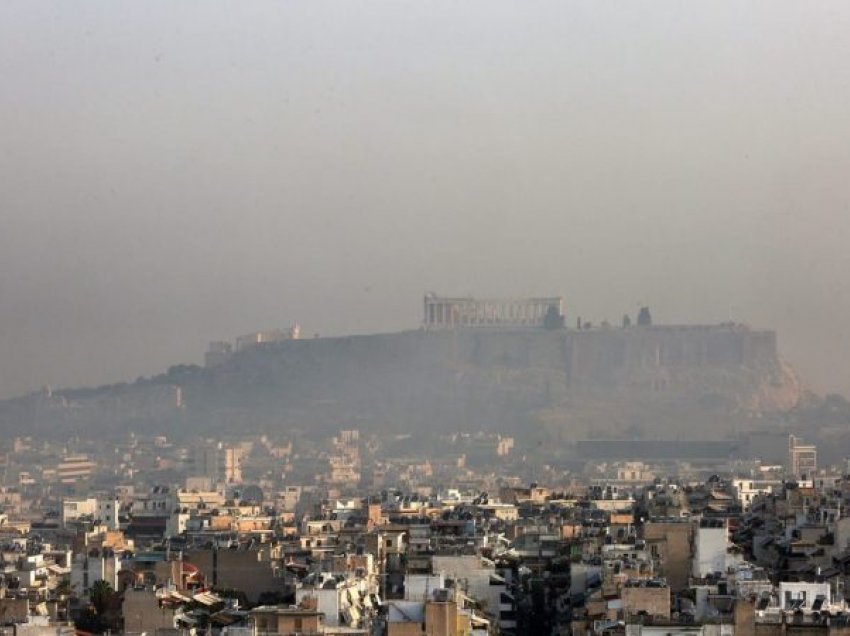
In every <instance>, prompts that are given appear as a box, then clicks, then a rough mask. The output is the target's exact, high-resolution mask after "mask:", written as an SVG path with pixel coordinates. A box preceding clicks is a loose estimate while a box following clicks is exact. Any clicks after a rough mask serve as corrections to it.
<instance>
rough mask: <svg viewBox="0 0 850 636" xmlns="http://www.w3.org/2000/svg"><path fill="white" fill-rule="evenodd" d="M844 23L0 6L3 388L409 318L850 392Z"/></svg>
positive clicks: (434, 10)
mask: <svg viewBox="0 0 850 636" xmlns="http://www.w3.org/2000/svg"><path fill="white" fill-rule="evenodd" d="M848 33H850V3H848V2H847V1H846V0H835V1H834V2H819V1H814V2H800V1H799V0H765V1H763V2H747V1H743V0H729V1H719V0H711V1H708V0H706V1H704V2H690V1H682V0H677V1H675V2H665V1H662V0H651V1H650V0H647V1H635V2H600V1H599V0H587V1H584V2H576V1H568V0H557V1H553V2H542V1H541V2H537V1H529V0H517V1H515V2H506V1H504V0H486V1H480V2H476V1H471V0H464V1H458V2H448V1H446V2H428V1H424V0H416V1H410V2H404V1H400V0H386V1H384V2H365V1H356V0H340V1H338V2H322V1H317V0H303V1H301V2H287V1H284V0H279V1H275V2H256V1H251V2H242V1H239V2H237V1H233V2H215V1H212V0H203V1H195V2H189V1H185V2H173V0H168V1H162V2H155V1H151V0H144V1H142V0H138V1H135V2H116V1H115V0H104V1H102V2H87V1H85V0H83V1H80V2H68V1H67V0H56V1H45V2H40V1H37V0H20V1H18V0H4V1H3V2H2V3H0V395H13V394H19V393H21V392H23V391H27V390H31V389H35V388H38V387H39V386H41V385H43V384H52V385H54V386H69V385H85V384H92V383H104V382H113V381H119V380H127V379H134V378H136V377H137V376H139V375H143V374H144V375H148V374H152V373H155V372H158V371H161V370H164V369H165V368H166V367H168V366H169V365H171V364H175V363H179V362H199V361H200V360H201V359H202V355H203V351H204V349H205V348H206V344H207V342H208V341H209V340H214V339H231V338H233V337H235V336H236V335H239V334H241V333H246V332H249V331H251V330H254V329H261V328H271V327H277V326H286V325H288V324H290V323H291V322H293V321H298V322H299V323H300V324H301V325H302V330H303V332H304V333H306V334H308V335H311V334H313V333H316V332H318V333H321V334H328V335H330V334H342V333H362V332H373V331H380V330H396V329H404V328H411V327H416V326H418V324H419V321H420V320H421V316H420V313H421V296H422V293H423V292H424V291H426V290H434V291H437V292H438V293H443V294H467V293H472V294H476V295H521V296H522V295H534V294H554V293H560V294H563V295H564V296H565V298H566V306H567V311H568V323H572V322H574V320H575V316H576V315H577V314H578V315H581V316H582V317H584V318H586V319H589V320H593V321H599V320H601V319H605V318H607V319H609V320H611V321H615V322H619V320H620V317H621V315H622V314H623V312H624V311H628V312H629V313H631V314H632V315H633V316H634V313H635V311H636V308H637V306H638V303H646V304H649V305H650V306H651V307H652V310H653V314H654V316H655V318H656V320H657V321H658V322H718V321H721V320H727V319H728V318H729V316H730V315H731V316H732V317H733V318H734V319H736V320H739V321H743V322H748V323H750V324H753V325H756V326H766V327H773V328H776V329H777V330H778V332H779V336H780V346H781V349H782V351H783V353H784V355H785V356H786V357H787V358H788V359H789V360H790V361H791V362H792V363H794V364H795V365H796V366H797V367H798V369H799V370H800V371H801V373H802V375H803V376H804V378H805V379H806V380H807V381H808V383H809V384H810V385H811V386H813V387H815V388H816V389H818V390H836V389H838V390H844V391H848V392H850V346H848V345H850V339H848V325H849V324H850V322H849V321H848V310H850V278H849V277H848V272H850V249H848V248H850V205H849V204H850V37H848Z"/></svg>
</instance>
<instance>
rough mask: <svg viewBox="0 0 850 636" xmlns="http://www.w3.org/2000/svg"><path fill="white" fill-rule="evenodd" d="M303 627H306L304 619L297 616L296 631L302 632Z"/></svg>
mask: <svg viewBox="0 0 850 636" xmlns="http://www.w3.org/2000/svg"><path fill="white" fill-rule="evenodd" d="M302 629H304V621H303V620H302V619H300V618H296V619H295V631H298V632H300V631H301V630H302Z"/></svg>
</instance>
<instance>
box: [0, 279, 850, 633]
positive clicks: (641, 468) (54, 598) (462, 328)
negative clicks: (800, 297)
mask: <svg viewBox="0 0 850 636" xmlns="http://www.w3.org/2000/svg"><path fill="white" fill-rule="evenodd" d="M562 311H563V306H562V301H561V300H560V299H558V298H547V299H542V300H541V299H528V300H522V299H519V300H517V299H512V300H508V301H499V300H474V299H471V298H464V299H440V298H438V297H436V296H434V295H428V296H426V302H425V309H424V322H423V330H424V333H425V334H426V335H427V334H434V335H435V337H437V336H439V337H445V335H446V334H447V333H448V334H454V336H453V337H455V338H456V337H460V336H461V335H463V334H467V335H469V334H474V333H486V334H488V335H489V337H495V338H497V339H499V341H501V340H503V339H505V338H507V339H508V340H507V342H510V338H511V337H514V336H516V334H518V333H519V334H525V335H524V336H523V338H524V339H525V340H526V341H528V339H529V338H530V339H531V340H532V341H533V339H534V338H536V337H538V336H539V335H540V334H544V335H545V334H554V335H555V336H556V337H557V338H560V339H563V338H568V337H573V338H574V337H576V336H575V334H574V333H573V334H569V332H568V330H567V329H566V327H565V325H564V322H565V321H564V317H563V315H562ZM693 329H694V328H691V329H689V330H687V331H685V332H682V328H681V327H675V328H664V327H656V326H653V324H652V318H651V314H650V311H649V309H648V308H644V309H642V310H641V311H640V312H639V316H638V317H637V319H636V320H635V321H634V324H632V321H631V320H629V319H628V317H626V318H625V319H624V320H623V324H622V326H619V327H617V328H616V329H614V328H613V327H611V326H607V325H606V326H602V327H594V326H593V325H590V324H583V323H582V322H581V321H578V324H577V325H576V328H575V330H578V331H581V332H585V333H586V334H595V335H594V336H593V337H595V338H596V337H601V338H603V339H606V340H608V339H612V338H614V339H616V338H631V341H633V342H642V341H643V340H645V339H646V338H648V337H649V335H651V334H656V335H655V336H654V338H655V339H653V340H652V342H653V343H655V344H653V347H654V349H652V350H653V351H654V352H655V353H654V355H652V356H648V357H647V356H642V355H641V356H638V358H640V359H641V360H642V362H641V365H642V368H644V370H645V369H647V368H649V369H651V368H655V369H656V370H658V369H662V368H665V367H668V366H670V365H671V364H672V366H673V367H674V368H679V369H680V371H682V370H683V369H686V365H687V364H692V363H691V362H687V363H685V362H682V356H683V355H685V354H683V353H682V351H681V342H682V341H681V334H682V333H686V334H691V332H692V331H693ZM698 329H702V330H703V331H705V329H706V328H698ZM717 329H720V331H718V330H717ZM717 329H712V330H709V331H708V332H707V333H710V334H712V338H713V340H712V341H711V342H714V344H712V345H710V346H707V347H706V346H702V348H701V349H700V351H701V353H700V360H701V362H699V364H700V365H706V366H708V367H711V366H712V365H720V366H728V364H729V361H728V360H727V359H726V358H727V357H728V356H729V355H730V354H729V352H728V351H725V350H724V349H723V347H728V345H727V344H724V342H726V340H724V339H723V338H721V339H718V337H717V334H718V333H719V334H723V333H726V332H724V331H723V329H726V330H727V331H728V333H730V334H732V335H734V336H735V337H736V338H740V337H742V334H743V335H744V336H746V335H747V334H749V331H748V330H742V327H740V326H734V327H720V328H717ZM575 330H570V331H575ZM642 333H643V335H641V334H642ZM696 333H698V334H699V333H703V332H702V331H698V332H696ZM648 334H649V335H648ZM658 334H661V335H658ZM300 337H301V336H300V329H299V328H298V327H297V326H294V327H292V328H289V329H279V330H275V331H268V332H257V333H255V334H249V335H246V336H241V337H239V338H237V340H236V344H235V345H231V344H230V343H226V342H217V343H213V344H212V345H211V346H210V350H209V352H208V353H207V354H206V358H205V368H207V369H213V370H216V369H220V368H228V366H229V365H235V366H236V367H238V366H239V365H244V364H245V362H244V360H243V358H246V357H248V356H255V355H257V354H258V352H259V351H266V353H267V354H268V355H274V356H286V355H289V353H288V351H289V350H288V349H286V348H285V347H284V348H283V349H281V345H282V344H283V345H289V344H291V343H292V342H293V341H298V340H299V339H300ZM686 337H687V338H689V339H693V337H692V336H691V335H687V336H686ZM319 340H321V339H319ZM319 340H316V339H311V340H310V341H307V342H305V345H309V346H324V345H323V344H322V343H321V342H319ZM435 342H439V341H435ZM697 342H701V341H700V340H699V337H697ZM768 342H770V340H769V339H768ZM658 343H660V344H658ZM718 343H719V344H718ZM717 348H720V349H721V351H720V352H719V353H718V351H717V350H716V349H717ZM750 348H752V347H751V346H750ZM479 349H480V348H479ZM476 355H477V356H478V357H481V355H482V354H481V351H480V350H479V351H478V352H477V354H476ZM762 355H763V356H767V357H769V356H768V353H763V354H762ZM671 356H672V358H671ZM685 357H687V356H685ZM671 359H673V360H674V362H671ZM675 361H678V362H675ZM506 364H508V362H506V360H505V359H504V357H499V359H498V365H502V366H504V365H506ZM525 364H530V365H531V366H534V364H535V363H529V362H526V363H525ZM677 364H678V365H680V366H679V367H677V366H676V365H677ZM498 365H497V366H498ZM681 365H685V366H681ZM485 366H486V365H485ZM682 372H683V371H682ZM184 373H185V372H184ZM192 373H194V374H197V373H199V371H193V372H192ZM192 373H190V375H192ZM174 375H175V373H174V372H171V374H170V376H169V377H173V376H174ZM178 375H179V374H178ZM572 377H573V381H574V380H575V376H574V374H573V376H572ZM657 377H661V376H657ZM650 384H651V386H652V390H653V391H662V390H667V385H666V384H665V385H664V386H659V385H658V382H657V380H653V381H652V382H651V383H650ZM108 391H114V388H112V387H109V388H108ZM109 395H114V394H113V393H109ZM118 395H120V393H119V394H118ZM164 395H165V396H166V397H167V400H170V401H171V416H169V418H170V419H168V418H167V419H165V420H163V419H161V418H160V419H159V420H156V419H155V418H154V414H152V413H148V416H149V417H151V418H154V420H153V421H154V422H155V424H154V426H160V427H162V428H163V430H162V431H160V432H158V433H151V434H145V433H141V432H136V431H133V430H130V431H127V430H123V431H122V430H121V429H120V428H119V429H116V430H113V431H112V432H111V433H109V434H105V435H104V436H103V437H96V438H93V437H91V436H88V437H86V436H80V435H77V434H74V435H72V436H71V437H68V436H63V435H61V434H59V435H57V434H55V433H57V432H58V431H56V430H54V434H53V435H44V436H36V435H18V436H16V437H14V438H12V439H8V440H7V441H6V442H5V448H4V451H5V452H4V454H3V455H2V460H3V463H2V469H3V477H4V486H3V489H2V499H0V504H2V510H3V512H2V516H0V522H2V523H0V536H2V554H3V575H2V598H0V615H2V617H3V622H4V624H5V625H6V627H4V628H3V629H4V630H5V632H4V633H9V634H13V633H14V634H48V633H49V634H64V633H67V634H71V633H104V632H112V633H126V634H162V635H166V634H222V635H224V634H257V635H259V634H281V635H283V634H287V635H302V634H328V635H341V634H363V635H364V636H399V635H410V634H428V635H432V636H449V635H451V636H455V635H457V636H471V635H473V634H476V635H479V636H484V635H489V634H505V635H511V634H516V635H520V634H571V635H576V636H578V635H585V634H629V635H635V636H637V635H641V634H671V633H675V634H705V635H715V634H716V635H718V636H719V635H727V634H728V635H732V634H737V635H739V636H740V635H748V634H775V633H788V634H813V633H824V634H843V633H850V609H848V606H847V600H846V597H845V582H846V581H847V577H848V576H850V568H848V564H850V518H848V517H847V516H846V515H845V514H843V511H844V510H845V509H846V508H847V505H848V503H849V502H848V500H849V499H850V476H848V475H850V461H840V462H838V463H833V464H832V465H820V464H819V462H818V449H817V446H816V445H815V444H813V443H809V442H808V441H807V440H805V439H802V438H801V437H799V436H796V435H794V434H792V433H788V432H783V431H782V430H778V429H774V430H755V429H753V430H750V431H748V432H746V434H742V435H739V436H738V437H736V438H726V439H722V440H710V439H702V440H700V439H691V440H690V441H689V440H671V439H660V438H657V439H646V438H640V437H634V438H632V439H598V438H597V439H585V440H581V439H571V440H564V441H562V443H561V444H558V445H557V446H558V448H541V447H540V446H539V445H536V444H535V443H534V440H530V439H526V438H525V436H524V435H523V431H522V427H519V428H515V429H514V430H515V431H516V432H515V433H514V434H512V435H509V434H506V433H504V432H495V431H493V430H477V431H476V430H466V431H455V432H451V431H449V432H444V431H443V430H442V429H441V427H439V426H433V427H431V428H430V429H425V430H411V431H409V432H406V433H399V432H390V431H388V430H380V429H378V430H376V429H375V427H374V426H372V425H367V426H366V428H364V429H363V430H361V429H360V428H354V427H350V428H339V429H337V430H336V431H334V432H333V434H331V435H326V434H325V433H323V432H322V431H323V430H324V428H323V427H318V428H316V427H313V428H311V427H302V428H296V427H289V428H285V429H283V430H278V431H275V432H264V433H254V432H251V431H240V430H239V427H237V426H233V427H231V428H230V430H227V431H226V432H225V433H223V434H220V435H218V436H215V437H211V436H209V435H202V434H198V431H197V430H196V429H194V428H190V429H188V430H181V427H186V426H188V425H187V423H186V422H187V421H188V420H186V419H185V418H184V413H183V412H184V411H186V410H190V409H192V408H193V407H192V404H191V401H188V402H187V401H186V399H185V398H184V395H183V390H182V388H181V386H180V385H179V384H176V385H169V388H168V391H166V392H165V394H164ZM74 396H76V397H74ZM28 399H29V403H30V404H32V405H33V409H32V411H33V412H34V413H36V414H38V413H41V414H42V415H36V416H34V417H35V418H36V419H34V420H32V421H33V422H37V421H40V420H38V418H39V417H41V418H42V419H43V418H45V417H46V418H47V420H45V421H48V422H52V423H53V424H56V422H61V421H62V418H66V419H65V421H66V422H70V421H73V420H72V419H67V418H68V417H70V416H67V415H62V416H60V417H59V419H58V420H57V419H56V418H57V415H56V414H57V413H59V414H63V413H68V412H74V411H75V410H80V409H82V412H83V413H84V414H86V413H87V414H89V416H92V415H91V414H92V413H93V412H94V411H91V410H87V409H86V408H83V407H84V406H85V404H86V399H96V400H98V401H99V402H98V403H100V402H102V400H103V398H102V397H95V398H92V397H91V395H89V394H88V393H80V392H76V393H74V392H70V393H64V392H54V391H53V390H51V389H45V390H44V391H42V392H41V393H39V394H35V395H33V396H30V398H28ZM117 399H118V398H113V402H114V400H117ZM110 404H111V405H112V406H110V409H111V410H110V411H109V412H110V413H112V414H113V415H115V414H116V413H118V412H119V410H120V409H118V408H117V407H116V406H115V405H114V404H113V403H112V402H110ZM101 408H102V405H101ZM161 408H162V407H161V405H158V406H157V408H156V409H154V413H160V411H161ZM13 412H14V411H13ZM134 412H136V415H137V416H139V414H138V412H137V409H136V410H135V411H134ZM45 414H47V415H45ZM304 417H305V421H306V420H309V419H310V413H309V412H307V413H305V414H304ZM156 422H158V424H156ZM325 424H326V423H325ZM59 426H60V427H61V423H60V424H59ZM140 428H145V427H140ZM148 428H150V425H149V426H148ZM169 428H170V430H169ZM66 430H69V431H71V430H73V428H68V429H66ZM565 448H569V449H571V452H566V453H565V452H562V451H563V450H564V449H565Z"/></svg>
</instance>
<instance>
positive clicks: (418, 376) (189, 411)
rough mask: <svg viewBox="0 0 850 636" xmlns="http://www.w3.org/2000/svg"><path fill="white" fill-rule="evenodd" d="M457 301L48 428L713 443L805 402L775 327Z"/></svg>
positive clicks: (127, 391)
mask: <svg viewBox="0 0 850 636" xmlns="http://www.w3.org/2000/svg"><path fill="white" fill-rule="evenodd" d="M434 300H435V302H441V303H442V302H443V301H444V299H437V298H435V297H434ZM450 300H451V302H454V303H461V305H463V306H464V307H466V308H465V309H464V308H460V309H457V308H456V307H455V308H454V309H452V308H447V307H448V305H445V303H443V305H442V306H441V308H440V309H437V310H432V309H431V308H429V307H430V306H429V303H428V298H427V297H426V305H425V324H424V326H423V327H422V328H420V329H418V330H415V331H404V332H398V333H385V334H372V335H360V336H345V337H328V338H311V339H298V338H296V337H282V338H280V339H277V340H274V341H271V342H269V341H263V339H262V338H258V339H257V340H256V341H255V342H252V343H251V344H245V343H244V342H243V345H242V346H241V347H239V348H238V349H236V350H233V351H228V352H227V354H226V355H221V356H219V357H218V358H216V359H215V360H214V363H213V364H210V365H209V366H207V367H206V368H197V367H174V368H172V369H171V370H169V372H168V373H166V374H163V375H162V376H157V377H156V378H152V379H150V380H146V381H143V382H137V383H134V384H130V385H118V386H113V387H104V388H102V389H100V390H85V391H68V392H56V393H54V394H53V395H52V396H51V398H50V401H51V404H52V406H51V407H50V408H48V407H46V406H43V405H42V407H40V408H36V409H30V412H31V413H33V414H34V415H32V417H35V418H36V420H37V421H36V422H34V424H37V425H42V426H44V425H45V424H46V421H45V420H50V419H53V418H56V417H59V416H58V415H57V413H60V412H61V417H62V418H63V421H64V422H66V423H67V422H69V420H70V421H71V422H75V423H77V424H80V425H82V424H83V421H82V418H88V419H89V420H94V421H100V422H101V424H102V425H104V426H105V425H106V420H107V419H108V420H109V422H111V425H112V426H120V425H121V422H122V421H124V422H126V421H130V420H131V419H133V421H135V422H136V423H137V424H136V425H138V422H139V421H140V420H142V419H144V418H147V419H148V420H150V421H151V422H152V426H153V423H155V422H157V421H159V422H164V421H170V418H173V417H174V415H173V411H175V410H179V412H180V415H179V417H180V422H181V428H183V427H185V428H186V430H223V429H224V430H226V429H227V428H228V427H230V426H233V425H234V424H235V423H238V426H240V427H242V428H243V429H244V428H248V429H256V430H269V429H271V428H274V429H278V428H287V427H298V428H304V427H305V426H309V427H312V428H314V429H316V430H320V429H328V430H333V428H334V427H339V426H341V425H350V424H352V425H353V424H356V425H357V426H358V427H360V428H363V429H367V430H368V429H375V430H386V431H388V432H411V431H414V430H432V431H451V430H497V431H507V432H511V433H517V432H522V431H528V430H535V431H538V432H539V431H543V432H544V433H545V435H546V436H547V438H551V437H555V438H557V439H573V438H576V437H578V438H581V437H600V436H606V435H610V436H623V435H634V434H638V435H645V436H652V437H654V436H663V435H676V436H679V437H682V438H688V437H692V438H700V439H706V438H707V437H712V436H717V437H719V436H723V435H725V434H727V433H728V432H729V430H731V429H733V428H734V429H735V430H740V428H739V427H740V425H741V424H740V423H741V421H744V422H745V421H746V420H747V418H751V417H752V416H753V415H760V414H763V413H769V412H775V411H783V410H787V409H790V408H792V407H793V406H794V405H795V404H796V403H797V401H798V400H799V398H800V387H799V384H798V382H797V380H796V378H795V376H794V374H793V372H792V371H791V370H790V369H789V368H788V367H787V366H786V365H785V364H783V363H782V361H781V360H780V358H779V355H778V352H777V343H776V335H775V333H774V332H773V331H769V330H760V329H752V328H749V327H746V326H743V325H738V324H731V323H730V324H721V325H711V326H699V325H696V326H658V325H647V324H641V325H638V324H633V325H629V326H624V327H619V326H618V327H610V326H608V327H596V328H594V327H587V326H584V325H582V327H583V328H581V329H576V328H569V329H568V328H565V327H564V326H563V318H561V320H560V322H558V321H554V322H552V321H551V318H552V317H553V316H555V317H558V316H559V315H560V313H559V312H560V306H559V305H558V302H557V301H558V299H551V298H548V299H528V301H521V303H524V302H527V303H530V304H529V308H527V311H526V309H523V308H521V307H519V305H516V306H512V305H504V306H500V307H494V303H495V302H497V301H486V302H485V301H480V302H485V304H484V305H480V306H479V305H477V304H476V305H475V308H474V311H473V309H471V308H470V307H472V305H469V306H467V305H464V303H469V302H474V303H479V301H471V300H470V299H450ZM506 302H507V301H506ZM511 302H514V301H511ZM532 305H533V307H532ZM552 307H554V308H555V310H554V311H553V310H552V309H551V308H552ZM500 316H501V318H500ZM547 320H548V321H549V322H548V323H547ZM453 322H457V323H460V324H451V323H453ZM446 323H449V324H446ZM464 323H465V324H464ZM508 323H510V324H508ZM544 323H545V324H544ZM290 335H292V334H290ZM295 335H297V332H295ZM31 399H32V400H39V399H40V400H42V401H44V399H45V398H43V397H33V398H31ZM57 400H61V401H62V402H61V404H59V405H58V406H57V402H56V401H57ZM62 404H64V405H66V406H67V408H63V407H62V406H61V405H62ZM72 404H73V405H74V407H73V408H71V406H70V405H72ZM4 412H7V417H6V421H7V422H8V423H9V425H11V424H12V422H10V421H9V416H8V409H7V410H6V411H4ZM18 412H19V413H20V412H21V411H20V410H19V409H18ZM66 425H67V424H66ZM154 428H155V426H154Z"/></svg>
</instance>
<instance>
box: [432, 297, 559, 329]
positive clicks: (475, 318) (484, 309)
mask: <svg viewBox="0 0 850 636" xmlns="http://www.w3.org/2000/svg"><path fill="white" fill-rule="evenodd" d="M552 307H554V308H555V309H556V310H557V312H558V315H561V314H563V310H564V299H563V298H561V297H560V296H553V297H551V298H512V299H505V298H500V299H480V298H471V297H467V298H445V297H441V296H437V295H436V294H433V293H432V294H426V295H425V316H424V325H425V328H426V329H446V328H451V327H542V326H543V321H544V319H545V318H546V314H547V313H548V312H549V310H550V308H552Z"/></svg>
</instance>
